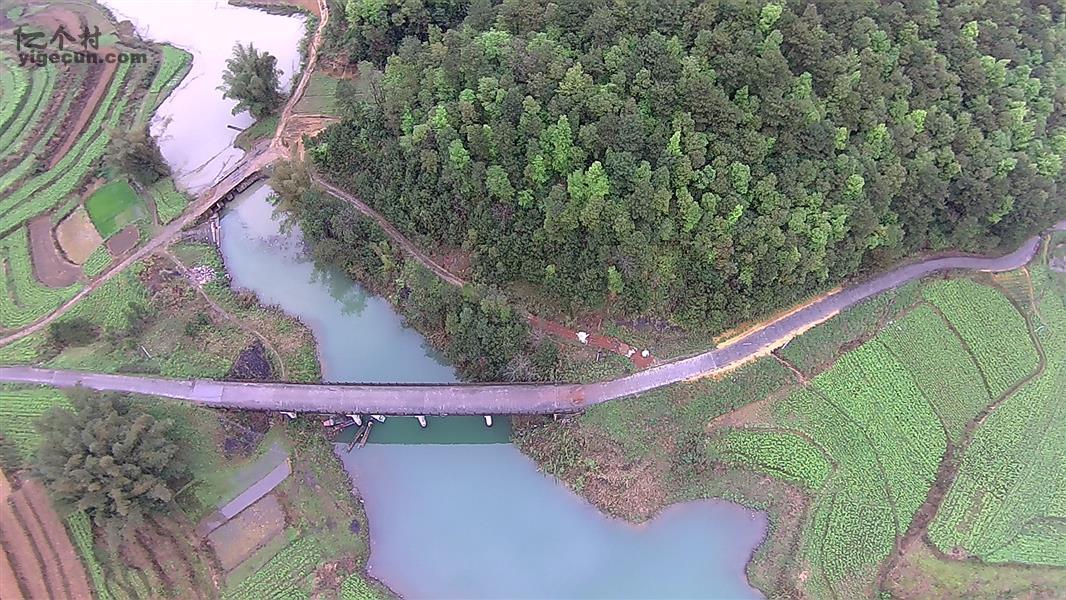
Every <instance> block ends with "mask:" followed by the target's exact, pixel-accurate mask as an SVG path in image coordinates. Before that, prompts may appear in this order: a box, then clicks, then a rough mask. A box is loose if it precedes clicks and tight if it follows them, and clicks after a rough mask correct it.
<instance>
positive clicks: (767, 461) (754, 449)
mask: <svg viewBox="0 0 1066 600" xmlns="http://www.w3.org/2000/svg"><path fill="white" fill-rule="evenodd" d="M713 451H714V452H715V455H714V458H715V459H716V460H720V461H722V462H725V463H729V464H735V465H741V466H744V467H748V468H751V469H754V470H756V471H762V472H764V473H766V474H767V475H771V476H773V477H777V478H778V479H784V480H786V481H789V482H792V483H798V484H801V485H804V486H806V487H808V488H811V489H818V488H820V487H821V486H822V484H823V483H824V482H825V480H826V478H828V477H829V475H830V473H831V471H832V465H830V464H829V460H828V459H827V458H826V457H825V454H824V453H823V452H822V451H821V450H820V449H818V448H816V447H815V446H814V445H813V444H811V443H809V442H808V441H807V440H804V439H803V438H801V437H799V436H798V435H796V434H795V433H783V432H778V431H765V432H763V431H757V430H756V431H752V430H745V429H734V430H731V431H730V432H729V433H727V434H726V435H725V436H723V439H721V440H718V441H717V443H716V444H714V446H713Z"/></svg>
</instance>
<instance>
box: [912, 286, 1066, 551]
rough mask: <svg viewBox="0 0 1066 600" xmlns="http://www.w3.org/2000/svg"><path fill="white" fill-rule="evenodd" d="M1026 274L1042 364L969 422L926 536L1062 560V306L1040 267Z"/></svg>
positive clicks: (956, 545) (1065, 355) (1065, 461)
mask: <svg viewBox="0 0 1066 600" xmlns="http://www.w3.org/2000/svg"><path fill="white" fill-rule="evenodd" d="M1033 282H1034V287H1035V288H1036V297H1037V298H1039V299H1040V300H1039V302H1040V307H1039V308H1040V310H1039V313H1040V315H1041V317H1042V320H1043V323H1044V326H1043V327H1040V328H1037V330H1036V333H1035V335H1036V336H1037V339H1038V340H1039V341H1040V343H1041V345H1042V347H1043V349H1044V353H1045V354H1046V357H1047V365H1046V368H1045V370H1044V371H1043V372H1042V373H1041V374H1040V375H1039V376H1037V377H1036V378H1034V379H1032V380H1031V381H1029V382H1028V383H1026V384H1025V385H1023V386H1022V387H1021V388H1020V389H1019V390H1018V391H1017V392H1016V393H1015V394H1013V395H1011V396H1010V397H1008V398H1006V399H1005V400H1004V401H1003V403H1002V405H1000V406H999V407H997V408H996V409H995V410H994V411H993V412H992V413H991V414H990V415H989V417H988V418H987V420H985V421H984V423H983V424H981V426H980V427H979V428H978V429H977V432H976V434H975V436H974V439H973V442H972V443H971V444H970V446H969V447H968V448H967V449H966V452H965V454H964V455H963V459H962V465H961V468H960V470H959V474H958V477H957V478H956V479H955V482H954V483H953V484H952V486H951V489H950V491H949V493H948V495H947V497H946V498H945V499H944V502H943V504H942V505H941V507H940V510H939V511H938V513H937V516H936V519H935V520H934V522H933V524H932V526H931V527H930V531H929V537H930V539H931V540H932V541H933V542H934V543H935V544H936V545H937V546H938V547H940V549H941V550H944V551H946V552H952V551H954V552H956V553H960V554H964V555H970V556H976V557H979V558H981V559H983V560H985V561H988V562H1025V563H1034V564H1046V565H1057V566H1066V528H1064V527H1063V526H1062V524H1063V523H1064V522H1066V468H1064V467H1063V465H1066V402H1064V399H1066V396H1064V394H1063V390H1066V306H1064V304H1063V298H1062V297H1061V296H1059V295H1057V294H1055V293H1052V289H1053V287H1052V283H1051V281H1050V279H1049V277H1048V274H1047V271H1046V270H1045V269H1039V270H1037V269H1034V271H1033Z"/></svg>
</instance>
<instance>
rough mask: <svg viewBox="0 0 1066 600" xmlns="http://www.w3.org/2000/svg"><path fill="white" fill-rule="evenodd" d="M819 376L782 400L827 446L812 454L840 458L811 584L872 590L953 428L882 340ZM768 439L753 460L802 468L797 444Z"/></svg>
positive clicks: (844, 591)
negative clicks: (943, 423)
mask: <svg viewBox="0 0 1066 600" xmlns="http://www.w3.org/2000/svg"><path fill="white" fill-rule="evenodd" d="M811 383H812V385H811V387H810V389H805V390H801V391H799V392H796V393H794V394H792V395H791V396H789V397H788V398H787V399H785V400H784V401H782V402H781V403H780V404H779V405H778V406H777V407H775V422H777V423H779V424H780V426H782V427H786V428H789V429H795V430H797V431H799V432H802V433H803V434H805V435H806V436H809V437H810V439H811V440H813V441H814V442H815V443H817V444H819V446H820V448H810V449H808V450H807V451H805V452H804V455H812V456H813V455H819V454H821V452H822V451H823V450H822V449H824V452H826V453H827V454H828V456H829V459H830V460H832V461H834V462H835V463H836V464H837V465H838V470H837V472H836V473H835V474H833V475H832V476H831V477H829V478H828V480H826V483H825V485H824V488H823V489H822V490H821V491H820V492H819V493H818V494H817V495H816V496H815V501H814V504H813V506H812V516H811V520H810V522H809V523H808V525H807V530H806V532H805V536H804V538H805V542H806V543H805V546H804V547H803V549H802V550H801V553H802V557H803V558H802V560H804V561H806V562H808V563H809V564H811V565H812V566H814V567H815V568H816V569H817V571H818V572H817V577H812V578H811V579H810V580H808V586H809V589H810V590H811V591H812V592H814V591H815V590H818V592H817V593H814V594H813V595H815V596H819V597H820V596H822V595H828V594H837V595H839V596H841V597H857V596H860V595H868V591H867V590H866V589H865V586H866V585H867V584H868V582H869V581H870V580H871V579H872V577H873V574H874V573H875V572H876V570H877V568H878V566H879V565H880V563H881V561H883V560H884V559H885V558H886V557H887V556H888V554H889V553H890V552H891V550H892V548H893V545H894V543H895V540H896V537H897V536H898V535H901V534H902V532H903V531H904V530H906V528H907V526H908V525H909V524H910V520H911V518H912V516H913V515H914V513H915V511H916V510H917V508H918V505H919V504H921V502H922V501H923V499H924V498H925V495H926V493H927V491H928V489H929V486H930V484H931V483H932V480H933V476H934V474H935V472H936V468H937V464H938V463H939V461H940V458H941V456H942V455H943V453H944V451H945V447H946V442H945V438H944V433H943V430H942V429H941V428H940V425H939V422H938V421H937V418H936V415H935V414H934V413H933V411H932V408H931V407H930V406H929V404H928V402H926V400H925V398H924V397H923V396H922V394H921V391H920V390H919V389H918V387H917V385H916V384H915V383H914V380H913V379H912V378H911V377H910V376H909V374H908V373H907V370H906V368H905V367H904V366H903V365H902V364H901V363H900V362H899V361H898V360H896V359H895V357H893V356H892V354H891V353H890V352H889V351H888V350H887V349H885V348H884V346H882V345H880V344H875V343H867V344H864V345H863V346H861V347H859V348H858V349H856V350H853V351H851V352H849V353H847V354H845V355H844V356H843V357H842V358H841V359H840V361H838V362H837V363H836V364H835V365H834V366H833V367H832V368H831V369H829V370H827V371H826V372H824V373H823V374H821V375H819V376H818V377H817V378H815V379H814V380H813V381H812V382H811ZM770 435H775V436H777V435H779V434H776V433H775V434H770ZM793 443H794V444H796V443H798V438H795V440H794V441H793ZM763 445H764V446H766V447H767V448H768V449H767V450H765V451H763V452H752V453H751V456H750V459H749V460H751V461H752V462H755V463H757V464H759V465H762V466H763V467H764V468H765V469H766V470H768V471H775V470H776V471H781V472H785V473H790V472H793V471H795V468H796V467H795V466H794V465H793V464H792V463H793V461H794V460H795V459H794V455H795V454H797V452H798V451H797V450H792V451H791V452H789V453H785V452H782V451H781V450H780V449H779V448H778V447H777V445H776V444H773V443H772V442H770V443H765V444H763ZM752 446H753V447H757V446H755V445H754V444H753V445H752ZM712 448H713V447H712ZM808 468H809V467H808ZM786 479H789V478H787V477H786Z"/></svg>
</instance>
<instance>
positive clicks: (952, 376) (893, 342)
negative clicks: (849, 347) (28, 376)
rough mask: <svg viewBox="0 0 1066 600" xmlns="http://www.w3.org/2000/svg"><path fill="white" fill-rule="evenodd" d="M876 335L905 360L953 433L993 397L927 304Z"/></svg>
mask: <svg viewBox="0 0 1066 600" xmlns="http://www.w3.org/2000/svg"><path fill="white" fill-rule="evenodd" d="M877 340H878V342H880V343H882V344H884V345H885V347H887V348H888V349H889V350H891V351H892V354H893V355H894V356H895V357H896V358H897V359H898V360H899V361H900V362H901V363H903V364H904V366H906V368H907V370H908V371H909V372H910V373H911V375H912V376H913V377H914V379H915V381H916V382H917V383H918V387H919V388H920V389H921V390H922V393H923V394H925V396H926V398H928V399H929V400H930V403H931V404H932V406H933V410H935V411H936V413H937V415H938V416H939V417H940V421H941V422H942V423H943V424H944V427H945V428H946V429H947V431H948V434H949V435H950V436H951V438H952V439H954V440H958V438H959V437H960V436H961V435H962V432H963V429H964V428H965V427H966V424H967V423H968V422H969V421H970V420H971V419H973V418H974V417H976V416H977V413H978V412H980V411H981V409H983V408H984V407H985V406H987V405H988V403H989V402H991V401H992V400H991V398H990V397H989V391H988V389H987V388H986V386H985V385H984V383H983V379H982V376H981V372H980V371H979V370H978V368H977V365H976V364H974V361H973V360H972V359H971V357H970V354H969V353H967V352H966V349H965V348H964V347H963V346H962V344H961V343H960V340H959V338H958V336H956V335H955V333H954V332H953V331H952V330H951V329H950V328H949V327H948V325H947V323H945V322H944V319H942V318H941V317H940V315H938V314H937V313H936V312H935V311H934V310H933V309H932V308H931V307H929V306H926V305H921V306H918V307H916V308H915V309H914V310H913V311H911V312H910V313H909V314H907V315H906V316H905V317H903V318H901V319H899V320H898V321H896V322H895V323H892V324H891V325H888V326H887V327H885V329H884V331H882V332H881V334H880V335H878V336H877Z"/></svg>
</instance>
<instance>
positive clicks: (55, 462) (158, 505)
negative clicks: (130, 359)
mask: <svg viewBox="0 0 1066 600" xmlns="http://www.w3.org/2000/svg"><path fill="white" fill-rule="evenodd" d="M70 400H71V404H72V405H73V406H74V411H73V412H71V411H70V410H68V409H64V408H58V407H57V408H53V409H52V410H51V411H50V412H48V413H47V414H46V415H45V416H44V417H43V418H42V419H40V420H38V422H37V424H36V427H37V430H38V431H39V432H40V433H41V445H40V447H39V448H38V450H37V456H36V461H35V464H34V471H35V473H36V475H37V476H38V477H39V478H40V479H41V480H42V481H43V482H44V483H45V485H46V486H47V487H48V489H49V490H50V491H51V493H52V495H53V496H55V497H56V499H57V500H59V501H61V502H69V503H70V504H72V505H73V506H74V507H75V508H76V509H77V510H84V511H86V512H88V513H89V515H90V516H91V517H92V518H93V520H94V521H95V522H96V523H97V524H98V525H100V526H102V527H105V528H107V529H108V530H109V531H111V532H121V531H122V530H124V529H125V528H126V527H128V526H130V525H132V526H137V525H138V524H139V523H141V522H142V520H143V518H144V516H145V514H147V513H150V512H154V511H160V510H165V509H166V508H167V506H168V505H170V503H171V502H172V501H173V500H174V492H173V491H172V484H173V483H174V482H175V481H176V480H177V479H179V478H180V477H182V476H183V475H184V474H185V472H186V469H185V466H184V464H183V463H182V461H180V460H179V459H178V458H177V454H178V446H177V445H176V444H175V443H174V442H173V440H172V439H171V437H172V436H171V431H170V430H171V426H172V423H171V421H170V420H157V419H156V418H155V417H153V416H152V415H150V414H148V413H146V412H144V411H143V410H141V409H139V408H137V407H135V406H134V405H133V404H132V403H130V402H129V401H128V400H127V399H125V398H123V397H122V396H121V395H119V394H96V393H92V392H88V391H85V390H76V391H74V392H71V393H70Z"/></svg>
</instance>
